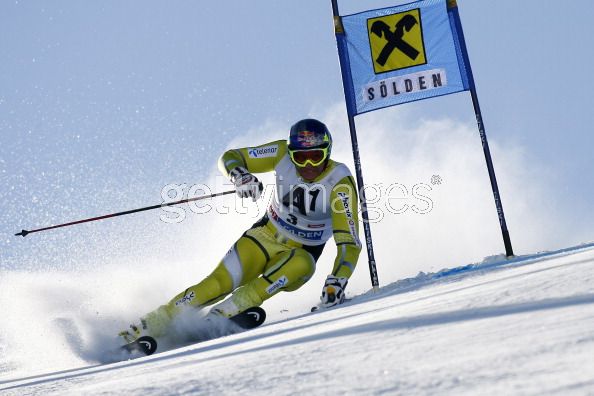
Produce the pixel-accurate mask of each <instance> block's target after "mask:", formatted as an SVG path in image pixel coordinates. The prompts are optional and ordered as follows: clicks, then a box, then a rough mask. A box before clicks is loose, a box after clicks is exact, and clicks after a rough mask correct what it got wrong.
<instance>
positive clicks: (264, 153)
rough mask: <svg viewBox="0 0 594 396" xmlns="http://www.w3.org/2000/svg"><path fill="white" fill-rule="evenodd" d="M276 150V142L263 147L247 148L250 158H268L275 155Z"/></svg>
mask: <svg viewBox="0 0 594 396" xmlns="http://www.w3.org/2000/svg"><path fill="white" fill-rule="evenodd" d="M277 152H278V144H272V145H270V146H264V147H252V148H249V149H248V155H249V156H250V158H268V157H275V156H276V153H277Z"/></svg>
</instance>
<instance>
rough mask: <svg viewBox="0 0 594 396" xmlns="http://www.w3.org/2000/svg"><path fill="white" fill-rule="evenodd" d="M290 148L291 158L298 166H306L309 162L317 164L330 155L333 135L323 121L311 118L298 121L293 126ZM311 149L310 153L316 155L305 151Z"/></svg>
mask: <svg viewBox="0 0 594 396" xmlns="http://www.w3.org/2000/svg"><path fill="white" fill-rule="evenodd" d="M288 149H289V155H290V157H291V159H292V160H293V162H294V163H295V164H296V165H297V166H305V164H307V162H309V163H311V164H312V165H316V166H317V165H319V164H321V163H323V162H324V161H326V159H327V158H328V157H330V151H331V149H332V135H330V131H328V128H327V127H326V125H324V123H323V122H321V121H318V120H314V119H311V118H307V119H304V120H301V121H297V122H296V123H295V125H293V126H292V127H291V132H290V134H289V141H288ZM314 150H315V151H316V152H315V153H314V152H313V151H314ZM309 151H312V153H310V154H314V155H313V156H311V155H308V153H305V152H309ZM317 152H321V153H322V154H320V155H315V154H319V153H317Z"/></svg>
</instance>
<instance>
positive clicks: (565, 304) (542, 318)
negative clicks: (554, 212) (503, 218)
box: [0, 244, 594, 396]
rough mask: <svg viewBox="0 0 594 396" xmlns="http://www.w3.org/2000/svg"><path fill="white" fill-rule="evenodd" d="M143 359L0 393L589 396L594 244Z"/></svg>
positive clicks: (15, 385)
mask: <svg viewBox="0 0 594 396" xmlns="http://www.w3.org/2000/svg"><path fill="white" fill-rule="evenodd" d="M270 319H271V320H270V321H269V322H268V323H267V324H265V325H264V326H262V327H260V328H258V329H255V330H252V331H248V332H244V333H240V334H235V335H231V336H227V337H222V338H219V339H215V340H211V341H207V342H203V343H198V344H193V345H190V346H187V347H183V348H179V349H174V350H171V351H168V352H163V353H160V354H156V355H153V356H149V357H143V358H138V359H135V360H128V361H123V362H119V363H112V364H100V363H99V362H97V363H96V364H93V365H90V366H87V367H81V368H78V369H72V370H62V371H58V372H53V373H47V374H43V375H36V376H30V377H27V378H12V379H7V380H2V381H1V382H0V391H1V392H0V393H2V394H3V395H27V394H44V395H46V394H59V395H67V394H137V395H142V396H148V395H162V394H275V395H289V394H307V393H310V394H319V393H322V392H327V391H329V392H331V393H332V394H343V393H346V394H384V393H386V394H404V395H422V394H439V395H444V394H452V395H454V394H455V395H461V394H462V395H464V394H468V395H476V394H487V395H489V394H492V395H501V394H534V395H537V394H538V395H543V394H559V395H592V394H594V244H589V245H582V246H578V247H575V248H570V249H564V250H561V251H556V252H549V253H542V254H536V255H531V256H523V257H517V258H514V259H512V260H506V259H505V258H502V257H494V258H490V259H488V260H485V261H484V262H482V263H480V264H474V265H468V266H465V267H460V268H455V269H451V270H444V271H441V272H438V273H433V274H419V276H417V277H415V278H411V279H406V280H402V281H398V282H396V283H393V284H391V285H388V286H385V287H382V288H381V289H380V290H379V291H378V292H375V293H373V292H369V293H367V294H364V295H361V296H356V297H355V298H354V299H353V300H351V301H350V302H348V303H346V304H345V305H343V306H342V307H340V308H335V309H329V310H325V311H321V312H316V313H313V314H311V313H307V314H302V315H297V316H294V317H291V318H288V319H287V318H281V319H279V318H278V317H277V318H276V319H275V315H274V313H271V315H270Z"/></svg>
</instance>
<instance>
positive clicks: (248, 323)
mask: <svg viewBox="0 0 594 396" xmlns="http://www.w3.org/2000/svg"><path fill="white" fill-rule="evenodd" d="M229 320H230V321H231V322H233V323H235V324H236V325H237V326H239V327H241V328H242V329H244V330H250V329H254V328H256V327H258V326H260V325H261V324H262V323H264V321H265V320H266V311H264V309H262V308H260V307H252V308H248V309H246V310H245V311H243V312H240V313H238V314H237V315H235V316H232V317H230V318H229ZM203 341H206V340H203ZM121 349H122V350H125V351H128V352H130V353H134V352H139V353H141V354H143V355H146V356H148V355H152V354H153V353H155V351H156V350H157V340H155V339H154V338H153V337H151V336H142V337H140V338H138V339H137V340H136V341H133V342H131V343H128V344H126V345H123V346H122V347H121Z"/></svg>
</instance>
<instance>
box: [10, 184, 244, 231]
mask: <svg viewBox="0 0 594 396" xmlns="http://www.w3.org/2000/svg"><path fill="white" fill-rule="evenodd" d="M234 192H235V190H229V191H224V192H220V193H215V194H211V195H202V196H200V197H194V198H188V199H182V200H181V201H175V202H169V203H162V204H159V205H153V206H146V207H144V208H138V209H132V210H126V211H125V212H118V213H111V214H106V215H103V216H98V217H91V218H88V219H83V220H77V221H72V222H70V223H64V224H58V225H53V226H50V227H44V228H38V229H36V230H30V231H27V230H22V231H21V232H19V233H17V234H14V235H15V236H19V235H21V236H22V237H23V238H24V237H26V236H27V234H32V233H34V232H39V231H46V230H52V229H54V228H60V227H67V226H71V225H75V224H82V223H88V222H90V221H97V220H103V219H109V218H111V217H116V216H123V215H128V214H132V213H137V212H142V211H145V210H151V209H158V208H162V207H165V206H173V205H179V204H183V203H186V202H192V201H199V200H201V199H207V198H214V197H218V196H221V195H227V194H233V193H234Z"/></svg>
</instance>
